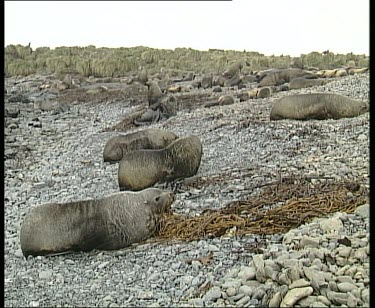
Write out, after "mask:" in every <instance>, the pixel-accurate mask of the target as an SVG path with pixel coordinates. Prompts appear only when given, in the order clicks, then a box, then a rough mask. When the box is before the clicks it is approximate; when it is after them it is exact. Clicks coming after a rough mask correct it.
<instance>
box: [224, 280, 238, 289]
mask: <svg viewBox="0 0 375 308" xmlns="http://www.w3.org/2000/svg"><path fill="white" fill-rule="evenodd" d="M240 286H241V281H240V280H238V279H234V278H227V279H226V280H225V282H224V284H223V285H222V288H223V289H228V288H237V289H238V288H239V287H240Z"/></svg>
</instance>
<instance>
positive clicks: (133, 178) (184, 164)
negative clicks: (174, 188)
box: [118, 135, 202, 190]
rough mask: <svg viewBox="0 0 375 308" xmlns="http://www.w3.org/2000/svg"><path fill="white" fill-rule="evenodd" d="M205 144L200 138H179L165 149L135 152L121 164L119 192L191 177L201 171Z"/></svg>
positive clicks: (127, 156) (125, 156)
mask: <svg viewBox="0 0 375 308" xmlns="http://www.w3.org/2000/svg"><path fill="white" fill-rule="evenodd" d="M201 158H202V143H201V141H200V140H199V138H198V137H197V136H194V135H192V136H188V137H184V138H179V139H177V140H175V141H174V142H172V143H171V144H170V145H168V146H167V147H166V148H164V149H160V150H136V151H133V152H130V153H128V154H126V155H124V157H123V159H122V160H121V162H120V164H119V169H118V183H119V188H120V190H141V189H144V188H146V187H150V186H153V185H154V184H156V183H162V182H168V181H173V180H176V179H181V178H186V177H191V176H193V175H195V174H196V173H197V172H198V168H199V166H200V163H201Z"/></svg>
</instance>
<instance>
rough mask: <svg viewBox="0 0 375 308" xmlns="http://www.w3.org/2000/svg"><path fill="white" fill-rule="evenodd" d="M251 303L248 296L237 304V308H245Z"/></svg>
mask: <svg viewBox="0 0 375 308" xmlns="http://www.w3.org/2000/svg"><path fill="white" fill-rule="evenodd" d="M249 301H250V296H248V295H245V296H244V297H242V298H241V299H240V300H239V301H238V302H237V303H236V306H240V307H242V306H244V305H246V304H247V303H248V302H249Z"/></svg>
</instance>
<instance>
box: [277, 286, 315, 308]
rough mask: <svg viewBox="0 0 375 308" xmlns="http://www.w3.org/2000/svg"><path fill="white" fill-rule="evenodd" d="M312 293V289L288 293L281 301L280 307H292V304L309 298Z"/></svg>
mask: <svg viewBox="0 0 375 308" xmlns="http://www.w3.org/2000/svg"><path fill="white" fill-rule="evenodd" d="M312 293H313V288H312V287H305V288H296V289H292V290H290V291H288V293H287V294H286V295H285V297H284V298H283V300H282V301H281V304H280V307H293V306H294V304H295V303H296V302H297V301H299V300H300V299H301V298H304V297H306V296H309V295H311V294H312Z"/></svg>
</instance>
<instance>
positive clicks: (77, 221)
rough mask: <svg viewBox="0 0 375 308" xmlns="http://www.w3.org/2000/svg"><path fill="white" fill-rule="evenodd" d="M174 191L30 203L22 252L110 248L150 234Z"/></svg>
mask: <svg viewBox="0 0 375 308" xmlns="http://www.w3.org/2000/svg"><path fill="white" fill-rule="evenodd" d="M174 200H175V194H174V193H173V192H170V191H164V190H161V189H158V188H149V189H145V190H142V191H140V192H118V193H115V194H111V195H108V196H106V197H103V198H101V199H92V200H81V201H75V202H67V203H48V204H43V205H40V206H36V207H35V208H33V209H32V210H31V211H30V212H29V213H28V214H27V215H26V217H25V219H24V221H23V223H22V226H21V235H20V242H21V250H22V253H23V254H24V256H25V257H27V256H29V255H32V256H37V255H53V254H60V253H68V252H72V251H91V250H93V249H100V250H116V249H121V248H124V247H127V246H129V245H131V244H133V243H137V242H140V241H143V240H145V239H147V238H149V237H151V236H152V235H153V234H154V232H155V231H156V229H157V227H158V224H159V221H160V216H161V215H162V214H163V213H164V212H166V211H168V210H169V209H170V207H171V204H172V203H173V202H174Z"/></svg>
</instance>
